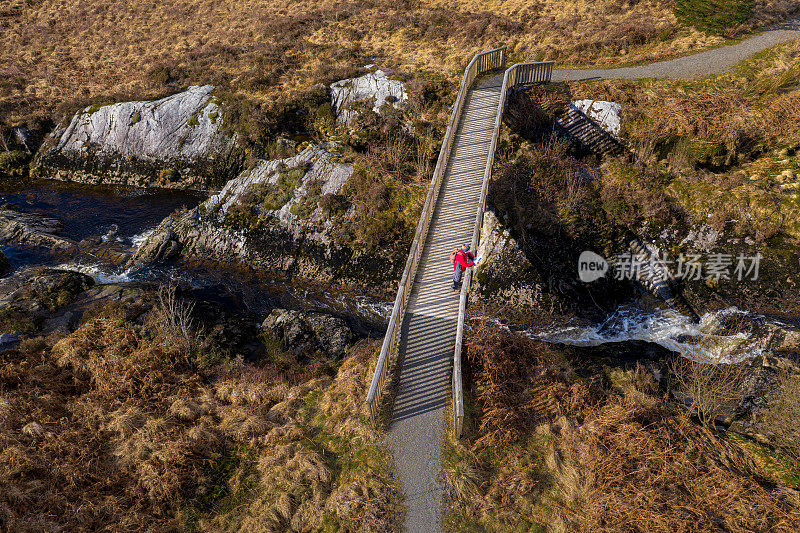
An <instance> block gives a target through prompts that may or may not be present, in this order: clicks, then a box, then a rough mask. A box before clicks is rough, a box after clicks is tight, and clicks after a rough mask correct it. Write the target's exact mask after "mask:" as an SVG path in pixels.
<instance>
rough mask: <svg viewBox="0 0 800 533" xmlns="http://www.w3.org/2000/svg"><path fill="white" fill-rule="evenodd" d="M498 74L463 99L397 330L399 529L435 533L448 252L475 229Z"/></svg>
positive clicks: (452, 327)
mask: <svg viewBox="0 0 800 533" xmlns="http://www.w3.org/2000/svg"><path fill="white" fill-rule="evenodd" d="M502 83H503V78H502V76H495V77H493V78H491V79H488V80H484V81H482V82H479V83H478V84H476V85H475V86H474V87H473V88H472V89H471V90H470V91H469V92H468V93H467V101H466V103H465V106H464V111H463V116H462V122H461V125H460V127H459V129H458V131H456V136H455V139H454V143H453V149H452V152H451V154H450V158H449V160H448V162H447V167H446V169H445V174H444V177H443V181H442V188H441V191H440V192H439V198H438V201H437V205H436V208H435V210H434V212H433V217H432V219H431V224H430V230H429V231H428V236H427V239H426V241H425V247H424V249H423V252H422V257H420V262H419V265H420V266H419V270H418V272H417V276H416V279H415V280H414V286H413V289H412V292H411V297H410V299H409V302H408V310H407V312H406V319H405V323H404V327H403V330H402V338H401V341H400V342H401V344H400V351H401V353H403V364H402V368H401V369H400V384H399V387H398V391H397V397H396V399H395V403H394V412H393V414H392V423H391V426H390V428H389V433H388V435H387V438H386V440H387V443H388V444H389V447H390V448H391V450H392V453H393V455H394V460H395V465H396V467H397V472H398V474H399V477H400V481H401V483H402V485H403V491H404V493H405V495H406V504H407V509H406V522H405V530H406V531H409V532H412V533H422V532H435V531H441V511H442V510H441V507H442V488H441V486H440V484H439V480H438V477H439V471H440V470H441V469H442V457H441V456H442V452H441V445H442V438H443V436H444V434H445V409H446V407H447V403H448V398H450V379H451V375H452V374H451V373H452V367H453V351H454V349H455V337H456V322H457V321H458V297H459V293H455V292H453V291H452V289H451V288H450V284H451V280H452V278H453V266H452V265H451V264H450V258H449V256H450V251H451V250H452V249H453V248H455V247H456V246H458V245H459V244H465V243H469V242H470V240H471V239H472V229H473V227H474V225H475V211H476V209H478V201H479V200H480V195H481V187H482V185H483V174H484V170H485V169H486V161H487V158H488V156H489V146H490V144H491V140H492V136H491V132H492V130H493V129H494V125H495V119H496V117H497V106H498V103H499V101H500V86H501V85H502Z"/></svg>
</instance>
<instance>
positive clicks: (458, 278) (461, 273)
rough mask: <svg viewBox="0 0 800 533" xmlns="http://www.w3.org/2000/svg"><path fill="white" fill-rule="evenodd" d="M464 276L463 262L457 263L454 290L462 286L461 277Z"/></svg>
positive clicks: (454, 272) (454, 273)
mask: <svg viewBox="0 0 800 533" xmlns="http://www.w3.org/2000/svg"><path fill="white" fill-rule="evenodd" d="M463 277H464V271H463V270H461V263H456V269H455V271H453V290H455V289H457V288H459V287H460V286H461V278H463Z"/></svg>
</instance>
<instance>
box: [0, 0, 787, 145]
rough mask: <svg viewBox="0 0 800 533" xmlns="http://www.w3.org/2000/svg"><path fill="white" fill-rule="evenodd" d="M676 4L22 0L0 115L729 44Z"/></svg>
mask: <svg viewBox="0 0 800 533" xmlns="http://www.w3.org/2000/svg"><path fill="white" fill-rule="evenodd" d="M671 7H672V6H671V2H668V1H665V0H646V1H641V2H635V3H619V2H617V1H616V0H602V1H597V2H585V1H583V0H570V1H568V2H564V1H562V0H519V1H514V2H500V1H493V2H490V3H483V2H477V1H475V0H459V1H457V2H455V3H453V2H447V3H445V2H441V1H439V0H432V1H409V2H400V3H397V2H386V1H382V0H381V1H375V2H331V1H322V2H311V1H307V0H304V1H300V2H294V1H291V2H290V1H288V0H266V1H262V0H226V1H223V2H211V1H209V0H178V1H173V2H169V3H163V2H157V1H155V0H147V1H142V2H135V3H120V2H116V1H112V0H97V1H93V2H91V3H86V2H83V1H80V0H63V1H56V0H42V1H36V2H29V1H26V0H10V1H9V2H5V3H4V5H3V6H2V7H0V41H2V42H3V44H4V46H3V48H2V50H0V73H2V76H0V79H1V80H2V81H0V89H2V90H0V95H2V96H1V97H0V116H2V117H4V121H7V122H9V123H16V122H19V121H21V120H25V119H26V118H28V117H31V116H32V115H34V114H40V113H42V111H46V112H49V111H52V110H53V109H55V108H56V107H58V106H59V105H61V104H65V105H66V106H67V107H69V108H74V107H75V106H77V105H85V104H86V103H87V102H91V101H95V100H99V99H102V100H107V99H108V98H112V99H119V98H131V97H138V98H147V97H155V96H160V95H163V94H165V93H166V92H171V91H174V90H176V89H177V88H179V87H180V86H182V85H188V84H189V83H212V84H216V85H218V86H220V87H221V89H222V91H223V92H230V93H233V94H234V95H238V96H243V97H246V98H248V99H252V100H255V101H259V102H262V103H264V105H265V106H266V107H267V108H268V109H269V113H270V114H273V115H274V116H275V117H276V118H277V117H279V116H280V115H281V110H282V109H283V108H284V105H285V103H286V102H288V101H291V100H293V99H295V98H296V97H297V95H299V94H301V93H302V94H305V93H307V92H308V91H309V90H310V89H311V87H312V86H313V85H314V84H315V83H318V82H323V83H330V82H332V81H335V80H336V79H342V78H345V77H349V75H352V73H353V72H355V71H357V70H358V68H360V67H361V66H363V65H364V64H366V63H370V62H373V58H380V60H381V63H383V64H384V66H387V67H392V68H394V69H398V70H401V71H418V72H424V71H428V72H431V71H433V70H435V69H440V68H441V69H444V71H445V72H446V74H447V76H448V77H452V78H453V79H456V78H458V77H459V76H460V74H461V72H462V69H463V66H464V63H465V61H466V60H468V59H469V58H470V57H471V56H472V55H473V54H474V53H476V52H479V51H483V50H486V49H488V48H493V47H495V46H496V45H498V44H499V43H506V44H507V45H508V46H509V48H510V50H511V51H512V55H513V57H514V58H519V59H543V58H548V59H556V60H559V61H562V62H583V63H589V62H595V61H604V62H618V61H620V60H622V61H625V62H631V61H644V60H648V59H654V58H659V57H663V56H665V55H674V54H679V53H684V52H687V51H690V50H697V49H700V48H703V47H706V46H709V45H713V44H716V43H718V42H720V40H719V38H717V37H708V36H705V35H703V34H701V33H699V32H696V31H692V30H686V29H684V28H682V27H680V25H679V24H678V22H677V20H676V19H675V17H674V16H673V14H672V12H671ZM795 8H796V6H795V5H794V4H793V3H792V2H790V1H789V0H767V1H765V2H759V5H758V6H757V8H756V16H755V18H754V19H753V21H751V25H761V24H764V23H767V22H769V21H771V20H775V19H778V18H780V17H782V16H785V15H786V13H788V12H790V11H791V10H792V9H795ZM287 117H288V115H287ZM252 133H254V134H256V133H255V132H252Z"/></svg>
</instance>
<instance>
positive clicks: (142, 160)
mask: <svg viewBox="0 0 800 533" xmlns="http://www.w3.org/2000/svg"><path fill="white" fill-rule="evenodd" d="M222 125H223V117H222V110H221V108H220V107H219V105H218V102H217V100H216V98H215V97H214V87H213V86H211V85H203V86H192V87H189V88H188V89H187V90H186V91H184V92H181V93H178V94H174V95H172V96H168V97H166V98H162V99H160V100H156V101H153V102H121V103H117V104H112V105H106V106H102V107H96V106H92V107H87V108H85V109H83V110H82V111H80V112H78V113H76V114H75V116H74V117H73V118H72V121H71V122H70V124H69V125H68V126H67V127H66V128H63V127H60V128H57V129H56V131H54V132H53V134H52V135H51V138H50V139H48V140H47V141H46V142H45V143H44V145H43V146H42V148H41V149H40V151H39V155H38V156H37V160H36V162H35V164H34V167H35V169H36V173H37V174H38V175H41V176H43V177H49V178H55V179H67V180H74V181H81V182H86V183H127V184H134V185H159V186H162V187H204V186H208V185H210V184H212V182H213V181H214V180H215V179H217V180H218V179H219V177H218V176H217V174H220V175H222V176H232V175H235V172H236V170H238V166H239V161H238V157H237V155H236V153H235V140H234V139H233V138H232V137H231V136H229V135H227V134H226V133H224V132H223V129H222Z"/></svg>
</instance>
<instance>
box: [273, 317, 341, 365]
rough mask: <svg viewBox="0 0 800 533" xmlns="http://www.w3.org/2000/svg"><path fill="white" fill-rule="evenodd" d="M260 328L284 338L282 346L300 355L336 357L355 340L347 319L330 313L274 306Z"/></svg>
mask: <svg viewBox="0 0 800 533" xmlns="http://www.w3.org/2000/svg"><path fill="white" fill-rule="evenodd" d="M261 327H262V329H263V330H264V331H267V332H269V333H271V334H272V335H275V336H276V337H278V338H279V339H281V342H282V343H283V346H284V347H285V348H286V349H288V350H291V351H292V352H294V353H295V354H297V355H301V354H305V355H310V354H314V353H319V352H321V353H323V354H324V355H326V356H327V357H332V358H336V357H340V356H342V355H343V354H344V352H345V350H346V349H347V347H348V346H350V345H351V344H352V343H353V342H354V341H355V335H354V334H353V331H352V330H351V329H350V326H348V324H347V322H345V321H344V320H343V319H341V318H339V317H335V316H333V315H330V314H327V313H317V312H312V313H304V312H301V311H295V310H289V309H275V310H273V311H272V312H271V313H270V314H269V316H268V317H267V318H266V319H265V320H264V322H263V324H262V326H261Z"/></svg>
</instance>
